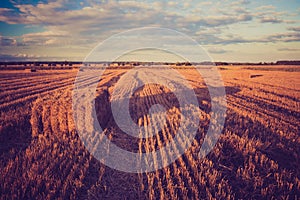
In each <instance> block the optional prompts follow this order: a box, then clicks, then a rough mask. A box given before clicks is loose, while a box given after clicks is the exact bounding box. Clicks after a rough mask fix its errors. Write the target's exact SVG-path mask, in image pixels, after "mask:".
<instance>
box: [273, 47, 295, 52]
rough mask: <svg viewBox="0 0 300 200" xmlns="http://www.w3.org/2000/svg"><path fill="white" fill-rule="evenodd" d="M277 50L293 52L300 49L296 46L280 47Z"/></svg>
mask: <svg viewBox="0 0 300 200" xmlns="http://www.w3.org/2000/svg"><path fill="white" fill-rule="evenodd" d="M277 50H278V51H292V52H295V51H300V49H296V48H279V49H277Z"/></svg>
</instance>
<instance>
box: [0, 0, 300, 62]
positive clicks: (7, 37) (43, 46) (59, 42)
mask: <svg viewBox="0 0 300 200" xmlns="http://www.w3.org/2000/svg"><path fill="white" fill-rule="evenodd" d="M145 26H147V27H149V26H150V27H162V28H169V29H174V30H176V31H179V32H182V33H184V34H186V35H188V36H190V37H191V38H193V39H194V40H196V41H197V42H198V43H199V44H201V45H202V46H203V47H204V48H205V49H206V50H207V51H208V53H209V55H210V56H211V58H212V59H213V60H215V61H242V62H249V61H250V62H261V61H262V62H264V61H266V62H270V61H276V60H282V59H291V60H296V59H298V60H299V59H300V45H299V44H300V43H299V42H300V1H299V0H286V1H284V0H265V1H254V0H252V1H250V0H224V1H215V0H212V1H193V0H186V1H149V0H148V1H98V0H97V1H96V0H84V1H71V0H50V1H47V0H43V1H37V0H32V1H21V0H14V1H12V0H11V1H9V0H1V1H0V44H1V46H0V59H1V60H2V61H5V60H78V61H80V60H83V59H84V58H85V56H86V55H87V54H88V53H89V52H90V51H91V50H92V49H93V48H94V47H95V46H96V45H97V44H98V43H99V42H101V41H103V40H105V39H107V38H108V37H110V36H112V35H113V34H116V33H120V32H122V31H126V30H129V29H132V28H139V27H145Z"/></svg>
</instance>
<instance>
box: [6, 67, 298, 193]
mask: <svg viewBox="0 0 300 200" xmlns="http://www.w3.org/2000/svg"><path fill="white" fill-rule="evenodd" d="M219 68H220V73H221V75H222V78H223V80H224V85H225V89H226V94H227V116H226V119H225V127H224V130H223V131H222V135H221V136H220V138H219V141H218V143H217V144H216V146H215V147H214V149H213V150H212V151H211V152H210V153H209V154H208V155H207V156H206V157H205V158H201V159H200V158H199V156H198V152H199V149H200V147H201V143H202V142H203V138H204V135H205V133H206V131H207V128H208V125H209V120H210V115H211V113H210V111H211V103H210V97H209V93H208V90H207V87H206V85H205V83H204V82H203V80H202V78H201V76H200V75H199V74H197V73H196V70H194V69H183V68H180V69H177V70H178V72H179V73H180V74H182V75H183V76H184V77H185V79H186V80H188V82H189V84H190V85H191V86H192V88H193V89H194V92H195V94H196V96H197V99H198V103H199V108H200V110H201V115H200V116H199V117H200V123H199V128H198V132H197V135H196V137H195V139H194V142H193V144H192V146H191V147H190V148H189V149H188V150H187V151H186V152H185V154H184V155H182V156H181V157H180V158H179V159H177V160H176V161H175V162H173V163H172V164H171V165H169V166H168V167H165V168H163V169H160V170H156V171H155V172H148V173H139V174H136V173H125V172H121V171H117V170H114V169H111V168H109V167H107V166H105V165H103V164H102V163H100V162H99V161H98V160H96V159H95V158H94V157H93V156H92V155H91V154H90V153H89V152H88V151H87V150H86V149H85V147H84V145H83V144H82V142H81V140H80V138H79V136H78V133H77V132H76V129H75V124H74V120H73V113H72V89H73V83H74V80H75V77H76V75H77V70H44V71H43V70H38V71H37V72H30V71H0V144H1V146H0V156H1V160H0V198H1V199H57V198H59V199H66V198H67V199H69V198H71V199H78V198H81V199H298V198H299V197H300V170H299V163H300V137H299V118H300V101H299V99H300V81H299V77H300V68H299V66H223V67H219ZM126 72H127V70H126V69H107V70H106V71H105V74H104V76H103V77H102V79H101V81H100V83H99V84H98V87H97V95H96V97H95V103H96V105H95V108H96V111H97V116H98V120H99V123H100V125H101V126H102V127H104V134H106V135H107V136H108V138H109V139H110V140H111V141H112V142H114V143H115V144H117V145H118V146H120V147H121V148H123V149H126V150H128V151H132V152H151V151H154V150H156V149H159V148H161V147H163V146H164V145H165V144H166V143H168V142H170V141H172V138H173V137H174V135H175V134H176V131H177V130H178V126H179V125H178V121H180V117H179V113H180V110H179V108H178V101H177V100H176V97H175V96H174V95H173V94H172V93H171V92H170V90H169V89H168V88H166V87H162V86H161V85H156V84H148V85H145V86H144V87H142V88H140V89H138V90H137V91H135V93H134V95H133V96H132V98H131V99H130V109H131V117H132V119H133V121H135V122H136V124H138V125H139V126H145V127H147V125H148V124H149V121H151V120H152V119H150V118H149V116H148V114H147V113H148V110H149V108H150V107H151V106H152V105H154V104H158V103H159V104H161V105H163V106H164V107H165V109H166V110H167V112H168V116H169V117H168V118H167V120H166V121H165V122H163V123H164V125H165V126H163V127H164V128H163V129H162V130H161V131H159V132H158V133H148V134H149V135H153V136H151V137H147V138H144V139H138V138H133V137H130V136H128V135H127V134H124V133H123V132H122V131H121V130H120V129H119V128H118V126H117V125H116V122H115V121H114V118H113V116H112V113H111V109H110V102H111V94H112V92H113V91H114V87H115V85H116V84H117V82H118V80H119V79H120V77H122V76H123V75H124V74H125V73H126ZM162 74H163V73H162ZM84 81H85V80H84V79H83V80H82V82H83V83H84ZM83 118H84V116H83ZM82 120H88V119H82Z"/></svg>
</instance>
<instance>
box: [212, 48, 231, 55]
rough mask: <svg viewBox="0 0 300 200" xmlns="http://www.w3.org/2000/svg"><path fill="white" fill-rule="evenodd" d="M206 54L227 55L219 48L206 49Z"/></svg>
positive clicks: (225, 51)
mask: <svg viewBox="0 0 300 200" xmlns="http://www.w3.org/2000/svg"><path fill="white" fill-rule="evenodd" d="M208 52H209V53H212V54H224V53H227V52H229V51H227V50H225V49H222V48H219V47H211V48H209V49H208Z"/></svg>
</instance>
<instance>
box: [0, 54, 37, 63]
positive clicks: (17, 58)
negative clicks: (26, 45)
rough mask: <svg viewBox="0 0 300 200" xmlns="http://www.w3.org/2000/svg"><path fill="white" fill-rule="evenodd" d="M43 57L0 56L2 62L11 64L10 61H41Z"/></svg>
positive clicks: (25, 55) (22, 55) (27, 55)
mask: <svg viewBox="0 0 300 200" xmlns="http://www.w3.org/2000/svg"><path fill="white" fill-rule="evenodd" d="M40 58H41V57H40V56H36V55H29V54H12V55H8V54H0V61H1V62H9V61H34V60H39V59H40Z"/></svg>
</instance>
